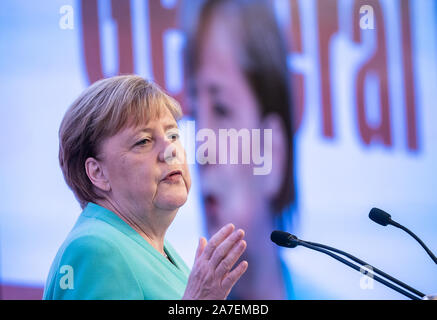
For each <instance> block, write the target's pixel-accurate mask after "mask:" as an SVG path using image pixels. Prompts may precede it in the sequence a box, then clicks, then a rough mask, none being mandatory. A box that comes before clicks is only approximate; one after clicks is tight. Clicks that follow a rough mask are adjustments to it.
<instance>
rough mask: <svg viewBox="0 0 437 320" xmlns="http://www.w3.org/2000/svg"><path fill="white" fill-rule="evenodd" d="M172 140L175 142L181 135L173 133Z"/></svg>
mask: <svg viewBox="0 0 437 320" xmlns="http://www.w3.org/2000/svg"><path fill="white" fill-rule="evenodd" d="M170 139H171V140H173V141H176V140H178V139H179V133H172V134H171V135H170Z"/></svg>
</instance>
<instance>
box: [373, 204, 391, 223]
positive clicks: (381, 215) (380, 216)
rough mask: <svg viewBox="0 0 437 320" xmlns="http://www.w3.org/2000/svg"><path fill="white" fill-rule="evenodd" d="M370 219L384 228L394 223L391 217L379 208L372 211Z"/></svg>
mask: <svg viewBox="0 0 437 320" xmlns="http://www.w3.org/2000/svg"><path fill="white" fill-rule="evenodd" d="M369 218H370V219H371V220H373V221H375V222H376V223H378V224H380V225H382V226H386V225H388V224H391V222H392V221H391V215H389V214H388V213H387V212H385V211H384V210H381V209H378V208H372V210H370V212H369Z"/></svg>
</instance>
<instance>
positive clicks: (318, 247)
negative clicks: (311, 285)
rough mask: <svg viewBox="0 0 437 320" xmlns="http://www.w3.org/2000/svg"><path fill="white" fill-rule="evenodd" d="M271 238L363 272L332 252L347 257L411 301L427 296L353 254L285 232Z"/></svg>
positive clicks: (277, 233)
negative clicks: (320, 253)
mask: <svg viewBox="0 0 437 320" xmlns="http://www.w3.org/2000/svg"><path fill="white" fill-rule="evenodd" d="M270 238H271V240H272V241H273V242H274V243H276V244H277V245H279V246H283V247H287V248H295V247H296V246H298V245H301V246H303V247H306V248H309V249H312V250H315V251H319V252H322V253H324V254H327V255H328V256H330V257H332V258H334V259H335V260H337V261H340V262H342V263H344V264H346V265H347V266H349V267H351V268H352V269H355V270H357V271H359V272H362V269H361V268H360V267H359V266H357V265H356V264H353V263H351V262H350V261H348V260H346V259H344V258H342V257H341V256H339V255H337V254H335V253H333V252H331V251H334V252H337V253H339V254H342V255H344V256H346V257H347V258H349V259H351V260H353V261H355V262H356V263H358V264H361V265H362V266H364V267H365V266H369V267H371V268H372V271H373V272H374V273H371V272H366V273H365V275H367V274H370V275H371V276H372V278H373V279H375V280H376V281H378V282H380V283H382V284H384V285H385V286H387V287H389V288H391V289H393V290H395V291H397V292H399V293H401V294H403V295H404V296H406V297H408V298H410V299H413V300H421V299H422V298H423V297H424V296H425V294H423V293H422V292H420V291H418V290H416V289H414V288H412V287H410V286H408V285H406V284H405V283H403V282H401V281H399V280H397V279H395V278H393V277H392V276H390V275H388V274H386V273H385V272H383V271H381V270H379V269H377V268H374V267H373V266H371V265H369V264H368V263H366V262H364V261H362V260H360V259H358V258H356V257H354V256H352V255H351V254H348V253H346V252H344V251H341V250H339V249H335V248H332V247H329V246H325V245H322V244H319V243H314V242H307V241H304V240H300V239H298V238H297V237H296V236H294V235H292V234H290V233H288V232H284V231H273V232H272V234H271V236H270ZM375 273H377V274H380V275H381V276H383V277H386V278H387V279H389V280H390V281H392V282H394V283H396V284H397V285H398V286H399V287H398V286H395V285H393V283H391V282H388V281H387V280H385V279H383V278H381V277H379V276H377V275H376V274H375ZM400 287H402V288H404V289H406V290H408V291H410V292H408V291H406V290H404V289H402V288H400Z"/></svg>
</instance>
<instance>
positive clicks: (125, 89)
mask: <svg viewBox="0 0 437 320" xmlns="http://www.w3.org/2000/svg"><path fill="white" fill-rule="evenodd" d="M164 108H167V109H168V110H169V111H170V112H171V114H172V115H173V117H174V118H175V120H179V119H180V118H181V117H182V110H181V107H180V105H179V103H178V102H177V101H176V100H174V99H173V98H171V97H170V96H168V95H167V94H165V93H164V91H163V90H162V89H161V88H160V87H159V86H158V85H156V84H155V83H153V82H151V81H147V80H145V79H143V78H141V77H139V76H135V75H125V76H116V77H112V78H107V79H103V80H99V81H97V82H95V83H94V84H92V85H91V86H90V87H88V88H87V89H85V91H84V92H82V94H81V95H80V96H79V97H78V98H77V99H76V100H75V101H74V102H73V104H72V105H71V106H70V107H69V108H68V110H67V112H66V113H65V115H64V118H63V120H62V123H61V126H60V128H59V164H60V166H61V169H62V173H63V175H64V179H65V182H66V183H67V185H68V186H69V187H70V188H71V190H72V191H73V193H74V195H75V197H76V199H77V200H78V201H79V203H80V206H81V207H82V208H84V207H85V206H86V204H87V203H88V202H92V201H94V200H95V199H99V198H101V196H99V195H98V194H97V193H96V192H95V190H94V188H93V184H92V183H91V181H90V179H89V178H88V176H87V174H86V171H85V160H86V159H87V158H89V157H96V155H97V154H98V153H99V148H100V145H101V142H102V141H103V140H104V139H106V138H109V137H111V136H113V135H115V134H116V133H118V132H119V131H120V130H121V129H123V128H126V127H128V126H134V127H135V126H138V125H140V124H142V123H147V122H148V121H149V120H150V119H155V118H159V117H160V116H161V113H162V112H163V110H165V109H164Z"/></svg>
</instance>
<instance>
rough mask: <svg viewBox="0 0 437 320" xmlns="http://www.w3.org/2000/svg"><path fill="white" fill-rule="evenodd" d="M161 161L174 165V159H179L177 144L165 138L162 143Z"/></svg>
mask: <svg viewBox="0 0 437 320" xmlns="http://www.w3.org/2000/svg"><path fill="white" fill-rule="evenodd" d="M158 157H159V161H161V162H164V161H165V162H167V163H172V162H173V161H174V159H176V158H177V148H176V144H175V143H173V142H172V141H170V140H169V139H167V138H164V139H163V141H162V147H161V150H160V152H159V155H158Z"/></svg>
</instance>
